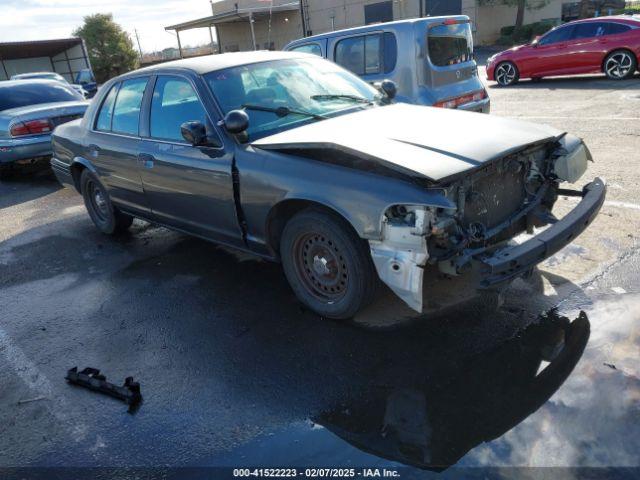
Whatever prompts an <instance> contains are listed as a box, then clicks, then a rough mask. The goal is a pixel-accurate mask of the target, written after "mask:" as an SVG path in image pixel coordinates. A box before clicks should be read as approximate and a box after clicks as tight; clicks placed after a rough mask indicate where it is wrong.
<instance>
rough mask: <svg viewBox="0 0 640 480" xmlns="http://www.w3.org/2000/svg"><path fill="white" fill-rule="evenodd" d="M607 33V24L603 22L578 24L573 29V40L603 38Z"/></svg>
mask: <svg viewBox="0 0 640 480" xmlns="http://www.w3.org/2000/svg"><path fill="white" fill-rule="evenodd" d="M604 32H605V24H604V23H602V22H587V23H578V24H577V25H576V26H575V27H574V28H573V33H572V35H571V38H572V39H574V40H579V39H581V38H593V37H601V36H602V35H604Z"/></svg>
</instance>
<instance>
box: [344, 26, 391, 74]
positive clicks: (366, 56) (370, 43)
mask: <svg viewBox="0 0 640 480" xmlns="http://www.w3.org/2000/svg"><path fill="white" fill-rule="evenodd" d="M381 40H382V35H380V34H375V35H363V36H360V37H350V38H345V39H344V40H340V41H339V42H338V44H337V45H336V63H337V64H338V65H340V66H342V67H344V68H346V69H347V70H350V71H352V72H353V73H355V74H356V75H372V74H376V73H381V72H382V48H381Z"/></svg>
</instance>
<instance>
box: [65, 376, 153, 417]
mask: <svg viewBox="0 0 640 480" xmlns="http://www.w3.org/2000/svg"><path fill="white" fill-rule="evenodd" d="M65 378H66V380H67V381H68V382H69V383H72V384H74V385H79V386H81V387H85V388H88V389H89V390H93V391H94V392H100V393H104V394H105V395H109V396H111V397H114V398H117V399H119V400H122V401H124V402H125V403H126V404H127V405H129V412H133V411H135V409H136V408H137V407H138V406H139V405H140V403H141V402H142V395H141V394H140V384H139V383H138V382H134V381H133V377H127V378H125V380H124V385H123V386H121V387H118V386H116V385H113V384H112V383H109V382H107V377H105V376H104V375H102V374H101V373H100V370H98V369H96V368H85V369H84V370H82V371H81V372H78V367H73V368H71V369H69V371H68V372H67V376H66V377H65Z"/></svg>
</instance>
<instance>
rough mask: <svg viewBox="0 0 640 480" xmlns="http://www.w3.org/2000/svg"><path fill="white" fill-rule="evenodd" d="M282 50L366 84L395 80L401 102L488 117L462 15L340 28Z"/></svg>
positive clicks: (467, 22) (486, 99) (467, 26)
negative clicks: (332, 65) (315, 58)
mask: <svg viewBox="0 0 640 480" xmlns="http://www.w3.org/2000/svg"><path fill="white" fill-rule="evenodd" d="M284 49H285V50H290V51H297V52H307V53H313V54H316V55H319V56H321V57H324V58H327V59H329V60H331V61H333V62H336V63H338V64H339V65H341V66H342V67H344V68H346V69H348V70H351V71H352V72H353V73H355V74H357V75H359V76H360V77H361V78H363V79H364V80H366V81H368V82H370V83H377V82H381V81H382V80H385V79H390V80H393V81H394V82H395V83H396V85H397V87H398V95H397V100H398V101H400V102H406V103H415V104H418V105H433V106H436V107H444V108H459V109H462V110H470V111H475V112H483V113H489V107H490V100H489V96H488V94H487V91H486V90H485V88H484V85H483V83H482V81H481V80H480V78H479V76H478V67H477V65H476V62H475V60H474V57H473V36H472V33H471V22H470V20H469V17H467V16H466V15H455V16H446V17H427V18H417V19H411V20H400V21H397V22H388V23H379V24H375V25H367V26H365V27H356V28H350V29H347V30H339V31H335V32H330V33H324V34H322V35H315V36H312V37H307V38H302V39H300V40H295V41H293V42H291V43H289V44H288V45H287V46H286V47H285V48H284Z"/></svg>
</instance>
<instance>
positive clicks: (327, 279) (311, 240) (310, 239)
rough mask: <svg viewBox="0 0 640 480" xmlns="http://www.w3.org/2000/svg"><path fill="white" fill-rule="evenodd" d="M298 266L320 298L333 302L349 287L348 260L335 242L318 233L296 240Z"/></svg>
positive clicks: (307, 283) (300, 274) (314, 292)
mask: <svg viewBox="0 0 640 480" xmlns="http://www.w3.org/2000/svg"><path fill="white" fill-rule="evenodd" d="M294 248H295V251H294V255H295V261H296V269H297V271H298V275H299V276H300V278H301V280H302V281H303V283H304V284H305V287H306V288H307V290H308V291H309V293H311V294H312V295H313V296H315V297H316V298H318V299H320V300H322V301H325V302H333V301H336V300H339V299H340V298H341V297H343V296H344V295H345V293H346V290H347V281H348V277H349V275H348V271H347V263H346V261H345V259H344V257H343V255H342V252H340V249H339V248H338V247H337V245H336V244H335V242H333V241H332V240H331V239H329V238H327V237H325V236H324V235H322V234H318V233H308V234H304V235H301V236H300V237H299V238H298V239H297V241H296V243H295V247H294Z"/></svg>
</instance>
